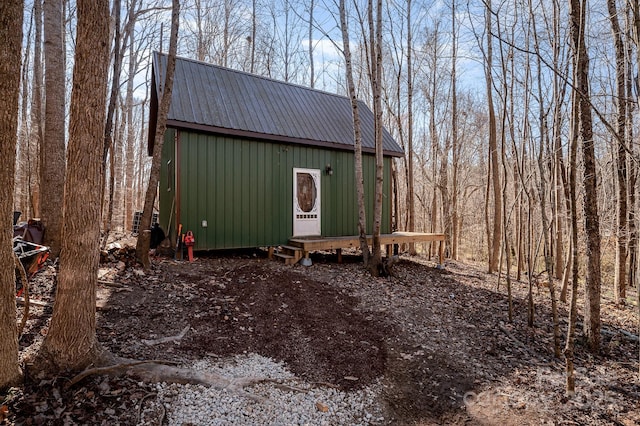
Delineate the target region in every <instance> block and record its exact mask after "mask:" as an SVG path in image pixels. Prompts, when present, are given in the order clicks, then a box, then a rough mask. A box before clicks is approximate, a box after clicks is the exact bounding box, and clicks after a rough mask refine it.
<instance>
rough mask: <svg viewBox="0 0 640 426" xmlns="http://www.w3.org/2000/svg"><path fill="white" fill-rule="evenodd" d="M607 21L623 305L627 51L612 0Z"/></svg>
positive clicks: (617, 293) (618, 295)
mask: <svg viewBox="0 0 640 426" xmlns="http://www.w3.org/2000/svg"><path fill="white" fill-rule="evenodd" d="M607 9H608V11H609V20H610V21H611V32H612V35H613V41H614V46H615V52H616V97H615V102H616V108H617V126H616V132H617V140H618V144H617V146H618V149H617V159H616V163H617V169H618V173H617V181H618V197H617V207H618V208H617V231H616V234H617V244H616V264H615V271H616V272H615V282H614V284H613V288H614V299H615V302H616V303H617V304H621V303H624V299H625V297H626V284H627V276H626V275H627V233H628V226H627V215H628V209H627V146H629V145H630V144H629V140H628V138H627V137H626V131H627V106H628V104H629V103H628V101H627V81H626V80H627V75H626V74H627V73H626V70H627V63H626V59H625V56H626V52H625V48H624V44H623V42H622V33H621V31H620V22H619V20H618V11H617V8H616V2H615V0H607Z"/></svg>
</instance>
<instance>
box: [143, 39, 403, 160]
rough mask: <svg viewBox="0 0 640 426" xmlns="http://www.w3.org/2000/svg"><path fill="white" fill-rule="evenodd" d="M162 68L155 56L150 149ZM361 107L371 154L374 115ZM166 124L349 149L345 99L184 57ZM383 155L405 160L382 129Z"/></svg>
mask: <svg viewBox="0 0 640 426" xmlns="http://www.w3.org/2000/svg"><path fill="white" fill-rule="evenodd" d="M166 63H167V56H166V55H164V54H160V53H158V52H155V53H154V55H153V76H152V89H151V90H152V93H151V97H152V102H151V118H150V126H149V127H150V133H149V136H150V137H149V142H150V147H151V146H152V144H153V134H154V132H155V118H156V114H157V105H158V94H159V90H160V86H161V84H163V83H164V72H165V69H166ZM359 105H360V108H359V111H360V120H361V131H362V147H363V151H365V152H375V141H374V127H373V121H374V120H373V119H374V117H373V113H372V112H371V110H370V109H369V108H368V107H367V106H366V105H365V104H364V103H363V102H361V101H359ZM167 125H168V126H170V127H176V128H188V129H195V130H202V131H208V132H213V133H218V134H225V135H237V136H246V137H255V138H260V139H269V140H274V141H282V142H289V143H301V144H306V145H319V146H327V147H332V148H335V149H353V119H352V112H351V102H350V100H349V98H346V97H344V96H338V95H334V94H331V93H327V92H323V91H319V90H314V89H310V88H307V87H304V86H298V85H294V84H290V83H284V82H281V81H277V80H272V79H269V78H265V77H261V76H257V75H254V74H249V73H245V72H241V71H236V70H232V69H228V68H224V67H219V66H216V65H212V64H208V63H204V62H198V61H195V60H191V59H186V58H177V60H176V69H175V76H174V80H173V93H172V97H171V107H170V109H169V115H168V117H167ZM151 150H152V149H150V151H151ZM383 151H384V153H385V155H392V156H402V155H403V150H402V148H401V147H400V146H399V145H398V144H397V143H396V141H395V140H394V139H393V137H392V136H391V135H390V134H389V132H388V131H387V130H386V129H384V130H383Z"/></svg>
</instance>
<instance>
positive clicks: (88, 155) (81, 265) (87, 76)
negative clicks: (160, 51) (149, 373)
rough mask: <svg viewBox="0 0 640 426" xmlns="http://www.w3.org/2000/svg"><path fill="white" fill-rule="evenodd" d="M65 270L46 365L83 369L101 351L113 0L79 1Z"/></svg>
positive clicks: (60, 275)
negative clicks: (99, 298) (99, 301)
mask: <svg viewBox="0 0 640 426" xmlns="http://www.w3.org/2000/svg"><path fill="white" fill-rule="evenodd" d="M77 14H78V24H77V29H76V45H75V63H74V67H73V88H72V93H71V104H70V105H71V106H70V109H71V115H70V119H69V145H68V150H67V177H66V181H65V193H64V194H65V195H64V220H63V227H62V247H61V251H60V271H59V273H58V285H57V289H56V296H55V305H54V309H53V317H52V318H51V326H50V328H49V332H48V334H47V336H46V337H45V340H44V342H43V344H42V348H41V351H40V358H39V359H40V360H41V362H42V363H43V364H42V367H43V369H44V370H46V371H52V372H55V371H59V370H66V369H70V370H78V369H82V368H84V367H86V366H87V365H89V364H91V363H93V362H94V361H95V360H96V358H97V357H98V355H99V354H100V345H99V344H98V342H97V339H96V315H95V306H96V281H97V278H98V263H99V257H100V255H99V242H100V206H101V202H100V199H101V192H102V191H101V184H102V171H103V169H102V152H103V151H102V147H103V141H104V123H105V109H106V108H105V106H106V94H107V67H108V64H109V43H106V42H105V40H107V39H108V34H109V2H108V0H79V1H77Z"/></svg>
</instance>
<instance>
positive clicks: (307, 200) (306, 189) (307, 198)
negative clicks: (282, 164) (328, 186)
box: [297, 173, 318, 213]
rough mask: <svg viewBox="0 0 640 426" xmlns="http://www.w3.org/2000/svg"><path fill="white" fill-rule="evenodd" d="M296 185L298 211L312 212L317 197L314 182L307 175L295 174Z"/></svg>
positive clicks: (311, 177)
mask: <svg viewBox="0 0 640 426" xmlns="http://www.w3.org/2000/svg"><path fill="white" fill-rule="evenodd" d="M297 184H298V185H297V188H298V193H297V198H298V207H300V210H302V211H303V212H305V213H308V212H310V211H312V210H313V207H314V206H315V204H316V197H317V195H318V190H317V189H316V182H315V181H314V180H313V176H311V175H310V174H309V173H297Z"/></svg>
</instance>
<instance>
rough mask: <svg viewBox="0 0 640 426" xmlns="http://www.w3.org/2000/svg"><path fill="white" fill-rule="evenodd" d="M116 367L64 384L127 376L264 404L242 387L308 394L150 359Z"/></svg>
mask: <svg viewBox="0 0 640 426" xmlns="http://www.w3.org/2000/svg"><path fill="white" fill-rule="evenodd" d="M118 362H119V363H118V364H113V365H107V366H104V367H95V368H88V369H86V370H84V371H83V372H81V373H79V374H78V375H76V376H75V377H73V378H72V379H71V380H70V381H69V382H68V383H67V384H66V387H67V388H69V387H71V386H73V385H75V384H76V383H78V382H80V381H81V380H83V379H85V378H86V377H88V376H92V375H96V374H106V375H112V376H118V375H121V374H127V375H130V376H134V377H135V378H136V379H138V380H141V381H144V382H148V383H160V382H165V383H177V384H183V385H184V384H195V385H203V386H208V387H213V388H216V389H226V390H228V391H230V392H233V393H235V394H237V395H240V396H243V397H245V398H247V399H250V400H253V401H257V402H267V401H268V399H267V398H264V397H262V396H259V395H255V394H253V393H250V392H247V391H245V390H244V388H245V387H248V386H254V385H257V384H260V383H273V384H274V386H275V387H277V388H279V389H282V390H286V391H292V392H308V390H306V389H301V388H297V387H293V386H289V385H285V384H283V383H282V380H280V379H270V378H264V377H238V378H228V377H224V376H221V375H219V374H216V373H211V372H206V371H197V370H193V369H189V368H181V367H176V366H173V365H167V364H171V362H169V361H162V360H151V361H135V360H130V359H122V358H118Z"/></svg>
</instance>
